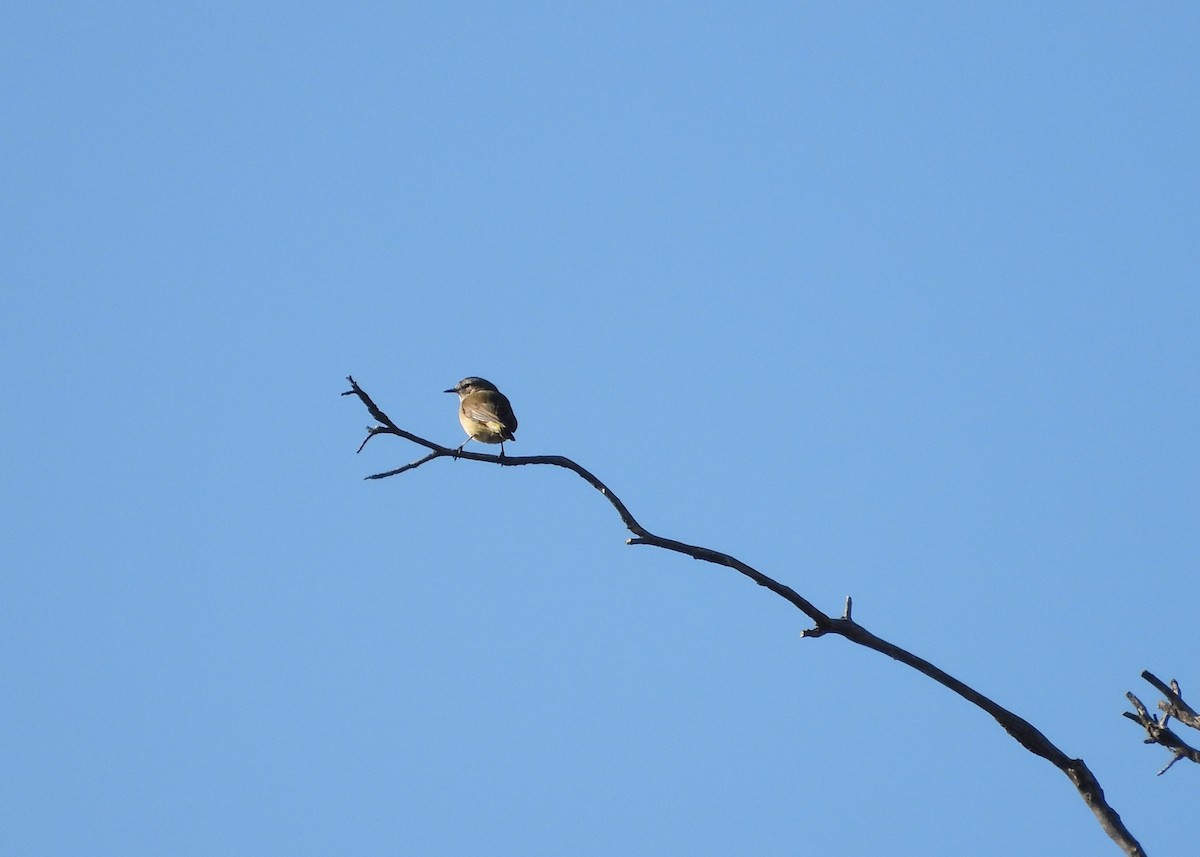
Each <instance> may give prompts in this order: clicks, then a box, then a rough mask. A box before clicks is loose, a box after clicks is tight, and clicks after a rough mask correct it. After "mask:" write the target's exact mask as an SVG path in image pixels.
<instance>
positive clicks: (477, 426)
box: [446, 376, 517, 457]
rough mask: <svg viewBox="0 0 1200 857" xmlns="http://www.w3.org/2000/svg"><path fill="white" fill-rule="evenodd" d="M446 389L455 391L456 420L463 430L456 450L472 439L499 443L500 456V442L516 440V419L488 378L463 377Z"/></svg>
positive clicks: (505, 399) (502, 450) (505, 400)
mask: <svg viewBox="0 0 1200 857" xmlns="http://www.w3.org/2000/svg"><path fill="white" fill-rule="evenodd" d="M446 392H447V393H458V421H459V422H460V423H462V427H463V431H465V432H466V433H467V439H466V440H464V441H463V442H462V446H460V447H459V448H458V452H462V449H463V446H466V445H467V444H468V443H470V442H471V441H472V440H477V441H480V442H481V443H498V444H500V455H501V457H503V455H504V441H506V440H512V441H515V440H516V439H517V438H516V431H517V418H516V416H515V415H514V414H513V410H512V405H510V404H509V403H508V399H507V397H505V395H504V394H503V393H501V392H500V391H499V390H497V389H496V385H495V384H493V383H492V382H491V381H485V380H484V379H482V378H476V377H475V376H471V377H470V378H463V379H462V380H461V381H459V382H458V383H457V384H455V385H454V386H453V387H451V388H450V389H449V390H446Z"/></svg>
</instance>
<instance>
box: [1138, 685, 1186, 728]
mask: <svg viewBox="0 0 1200 857" xmlns="http://www.w3.org/2000/svg"><path fill="white" fill-rule="evenodd" d="M1142 678H1144V679H1145V680H1146V681H1148V682H1150V684H1152V685H1154V686H1155V687H1156V688H1157V689H1158V692H1159V693H1161V694H1162V695H1163V696H1165V697H1166V699H1161V700H1159V702H1158V710H1159V711H1162V712H1164V713H1165V714H1167V716H1169V717H1174V718H1175V719H1176V720H1178V721H1179V722H1180V723H1182V724H1183V725H1184V726H1190V727H1192V728H1193V729H1200V714H1197V713H1196V710H1195V709H1194V708H1192V707H1191V706H1190V705H1188V704H1187V703H1186V702H1184V701H1183V694H1182V693H1180V691H1179V682H1177V681H1176V680H1175V679H1171V684H1170V686H1169V687H1168V686H1167V685H1166V684H1164V683H1163V681H1162V679H1160V678H1159V677H1158V676H1156V675H1155V674H1154V673H1152V672H1150V671H1149V670H1143V671H1142Z"/></svg>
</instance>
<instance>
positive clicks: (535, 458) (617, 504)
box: [342, 377, 1182, 857]
mask: <svg viewBox="0 0 1200 857" xmlns="http://www.w3.org/2000/svg"><path fill="white" fill-rule="evenodd" d="M346 380H347V381H349V382H350V389H349V390H347V391H346V392H345V393H342V395H343V396H357V397H358V398H359V400H361V401H362V403H363V405H364V406H366V408H367V410H368V411H369V412H370V414H371V416H372V417H374V418H375V419H376V421H378V423H379V425H377V426H371V427H368V428H367V437H366V439H365V440H364V441H363V443H362V446H360V447H359V451H362V448H363V446H366V443H367V441H368V440H370V439H371V438H373V437H375V436H376V435H378V434H393V435H396V436H398V437H402V438H404V439H405V440H409V441H412V442H413V443H416V444H418V445H420V446H423V447H425V448H426V449H429V450H432V452H431V453H430V454H429V455H426V456H425V457H424V458H421V459H419V460H417V461H413V462H411V463H409V464H406V465H404V466H403V467H400V468H397V469H395V470H389V471H386V472H383V473H375V474H372V475H370V476H367V477H366V478H367V479H384V478H387V477H389V476H397V475H399V474H401V473H404V472H405V471H408V470H413V469H415V468H417V467H420V466H421V465H423V464H426V463H428V462H430V461H433V460H434V459H436V458H444V457H453V458H467V459H470V460H472V461H487V462H491V463H494V464H499V465H502V466H504V467H521V466H525V465H538V464H541V465H550V466H552V467H562V468H564V469H566V470H570V471H571V472H573V473H575V474H576V475H577V476H579V477H580V478H581V479H583V480H584V481H585V482H587V483H588V484H589V485H591V486H592V487H593V488H595V489H596V490H597V491H599V492H600V493H601V495H603V496H604V498H605V499H606V500H608V502H609V503H610V504H612V507H613V508H614V509H615V510H616V512H617V515H618V516H619V517H620V519H621V523H622V524H624V525H625V528H626V529H628V530H629V531H630V532H631V533H633V538H630V539H627V540H626V544H630V545H650V546H652V547H658V548H662V549H664V550H669V551H674V552H676V553H681V554H684V555H685V556H690V557H692V558H693V559H697V560H702V561H703V562H710V563H713V564H715V565H720V566H724V567H726V568H730V569H733V570H734V571H736V572H738V573H739V574H742V575H744V576H745V577H748V578H749V579H750V580H753V581H754V582H755V583H757V584H758V585H759V586H762V587H765V588H766V589H769V590H770V591H771V592H773V593H775V594H776V595H778V596H779V597H780V598H783V599H784V600H785V601H788V602H789V603H791V604H792V605H793V606H795V607H796V609H798V610H799V611H800V612H801V613H803V614H804V615H805V616H807V617H808V619H809V620H810V621H811V622H812V623H813V627H811V628H809V629H806V630H804V631H801V633H800V636H802V637H808V638H815V637H822V636H825V635H827V634H835V635H837V636H839V637H843V638H845V639H846V640H849V641H850V642H851V643H855V644H857V645H860V646H864V647H866V648H868V649H871V650H873V651H876V652H879V653H880V654H883V655H887V656H888V657H889V658H892V659H893V660H896V661H899V662H900V663H902V664H905V665H906V666H909V667H911V668H913V669H914V670H916V671H917V672H919V673H921V674H922V675H925V676H927V677H929V678H931V679H933V680H934V681H936V682H937V683H938V684H941V685H942V686H944V687H946V688H949V689H950V690H952V691H954V692H955V693H957V694H958V695H959V696H961V697H962V698H963V699H965V700H967V701H968V702H970V703H971V704H972V705H975V706H976V707H978V708H981V709H982V710H983V711H985V712H987V713H988V714H989V715H991V716H992V717H993V718H994V719H995V720H996V722H997V723H999V724H1000V726H1001V727H1003V728H1004V731H1005V732H1007V733H1008V734H1009V735H1011V736H1012V737H1013V738H1014V739H1015V740H1016V741H1017V742H1018V743H1019V744H1020V745H1021V746H1022V747H1024V748H1025V749H1026V750H1028V751H1029V752H1031V753H1033V754H1034V755H1037V756H1041V757H1042V758H1043V759H1046V760H1047V761H1049V762H1050V763H1051V764H1052V765H1054V766H1055V767H1056V768H1058V769H1059V770H1060V771H1062V772H1063V773H1064V774H1066V776H1067V778H1068V779H1069V780H1070V781H1071V783H1072V784H1073V785H1074V786H1075V788H1076V790H1078V792H1079V794H1080V797H1082V798H1083V801H1084V803H1086V804H1087V806H1088V808H1089V809H1091V811H1092V812H1093V813H1094V814H1095V816H1096V819H1097V821H1098V822H1099V823H1100V826H1101V828H1102V829H1103V830H1104V832H1105V833H1107V834H1108V836H1109V837H1110V838H1111V839H1112V840H1113V841H1114V842H1115V843H1116V844H1117V845H1118V846H1119V847H1120V848H1121V849H1122V850H1123V851H1124V852H1125V853H1126V854H1127V855H1130V857H1145V852H1144V851H1143V850H1142V847H1141V845H1139V844H1138V842H1137V840H1136V839H1134V837H1133V834H1132V833H1130V832H1129V830H1128V829H1127V828H1126V827H1125V825H1124V823H1123V822H1122V821H1121V817H1120V815H1118V814H1117V811H1116V810H1115V809H1113V808H1112V807H1111V806H1110V805H1109V804H1108V802H1107V801H1106V800H1105V797H1104V790H1103V789H1102V788H1101V787H1100V783H1099V782H1098V781H1097V780H1096V778H1095V776H1094V775H1093V774H1092V772H1091V771H1090V770H1089V769H1088V767H1087V765H1086V764H1085V763H1084V762H1083V760H1082V759H1072V758H1070V757H1068V756H1067V754H1066V753H1064V752H1063V751H1062V750H1060V749H1059V748H1058V747H1057V746H1055V745H1054V744H1053V743H1051V741H1050V740H1049V739H1048V738H1046V736H1045V735H1043V734H1042V733H1041V732H1040V731H1038V730H1037V729H1036V728H1034V726H1033V725H1032V724H1031V723H1029V722H1028V721H1026V720H1024V719H1023V718H1021V717H1018V716H1017V715H1016V714H1014V713H1012V712H1011V711H1009V710H1008V709H1006V708H1004V707H1002V706H1001V705H999V704H997V703H996V702H994V701H993V700H991V699H989V698H988V697H986V696H984V695H983V694H981V693H979V692H978V691H977V690H975V689H973V688H971V687H969V686H968V685H966V684H964V683H963V682H961V681H959V680H958V679H956V678H954V677H953V676H951V675H950V674H949V673H947V672H945V671H944V670H942V669H939V668H938V667H936V666H934V665H933V664H931V663H930V662H929V661H926V660H925V659H923V658H920V657H917V656H916V655H914V654H913V653H911V652H909V651H906V650H905V649H902V648H900V647H899V646H897V645H895V644H893V643H889V642H888V641H886V640H884V639H882V638H880V637H877V636H875V635H874V634H872V633H871V632H870V631H868V630H867V629H866V628H864V627H863V626H861V625H859V624H858V623H857V622H855V621H854V620H853V619H852V618H851V607H852V604H851V600H850V598H849V597H847V598H846V606H845V611H844V613H843V615H842V616H841V617H840V618H835V617H833V616H829V615H828V614H826V613H824V612H823V611H821V610H819V609H818V608H817V607H816V606H814V605H813V604H812V603H811V602H810V601H808V600H807V599H806V598H804V597H803V596H802V595H800V594H799V593H798V592H796V591H795V590H794V589H792V588H791V587H790V586H785V585H784V584H782V583H780V582H779V581H777V580H775V579H774V578H771V577H768V576H767V575H765V574H763V573H762V572H761V571H759V570H758V569H756V568H753V567H752V566H750V565H747V564H746V563H744V562H742V561H741V560H739V559H737V558H736V557H733V556H730V555H729V554H726V553H721V552H720V551H715V550H711V549H709V548H706V547H700V546H698V545H690V544H687V543H685V542H680V541H676V540H674V539H668V538H664V537H662V536H657V535H655V534H654V533H652V532H650V531H649V530H647V529H646V528H645V527H644V526H642V525H641V523H639V522H638V520H637V519H636V518H635V517H634V516H633V514H632V513H631V512H630V511H629V508H628V507H627V506H626V505H625V504H624V503H623V502H622V501H621V499H620V498H619V497H618V496H617V495H616V494H614V493H613V492H612V490H611V489H610V488H609V487H608V486H607V485H605V484H604V483H603V482H601V481H600V480H599V479H598V478H596V476H595V475H594V474H592V473H591V472H590V471H588V470H586V469H585V468H583V467H582V466H580V465H579V464H577V463H575V462H574V461H572V460H571V459H569V458H565V457H563V456H561V455H531V456H518V457H513V456H496V455H483V454H480V453H469V452H457V451H456V450H454V449H450V448H449V447H444V446H440V445H439V444H436V443H433V442H432V441H429V440H426V439H425V438H422V437H418V436H417V435H414V434H412V433H411V432H408V431H405V430H404V429H401V428H400V427H398V426H397V425H396V424H395V423H394V422H392V420H391V419H390V418H389V417H388V416H387V414H385V413H384V412H383V411H382V410H381V409H380V408H379V406H378V405H376V404H375V403H374V402H373V401H372V400H371V397H370V396H368V395H367V393H366V392H365V391H364V390H363V389H362V388H361V387H360V386H359V385H358V384H357V383H356V382H355V380H354V378H352V377H348V378H347V379H346ZM1181 701H1182V700H1181ZM1139 705H1140V703H1139ZM1143 710H1144V707H1143ZM1126 716H1127V717H1131V718H1132V717H1133V715H1131V714H1128V713H1126ZM1134 719H1136V718H1134Z"/></svg>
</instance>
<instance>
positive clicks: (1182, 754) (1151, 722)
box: [1121, 670, 1200, 777]
mask: <svg viewBox="0 0 1200 857" xmlns="http://www.w3.org/2000/svg"><path fill="white" fill-rule="evenodd" d="M1142 678H1144V679H1145V680H1146V681H1148V682H1150V684H1152V685H1154V686H1155V687H1156V688H1158V690H1159V691H1160V692H1161V693H1162V694H1163V695H1164V696H1165V697H1167V698H1166V699H1163V700H1159V703H1158V707H1159V710H1161V711H1163V712H1165V713H1164V714H1163V718H1162V720H1161V721H1160V720H1159V719H1158V715H1157V714H1151V713H1150V712H1149V711H1148V710H1147V708H1146V706H1145V705H1143V704H1142V701H1141V700H1140V699H1138V698H1137V697H1136V696H1134V695H1133V694H1132V693H1127V694H1125V697H1126V698H1127V699H1128V700H1129V702H1130V703H1131V704H1132V705H1133V708H1134V711H1132V712H1130V711H1122V712H1121V714H1122V716H1124V717H1128V718H1129V719H1130V720H1132V721H1133V722H1134V723H1137V724H1138V725H1139V726H1141V727H1142V728H1143V729H1145V730H1146V737H1145V739H1143V742H1142V743H1144V744H1161V745H1162V746H1164V747H1166V748H1167V749H1168V750H1170V751H1171V754H1172V755H1171V761H1169V762H1167V766H1166V767H1165V768H1163V769H1162V770H1161V771H1159V772H1158V775H1159V776H1160V777H1161V776H1162V775H1163V774H1165V773H1166V772H1167V771H1169V770H1171V766H1172V765H1174V764H1175V763H1176V762H1178V761H1179V760H1180V759H1188V760H1189V761H1192V762H1196V763H1197V764H1200V750H1197V749H1196V748H1195V747H1191V746H1189V745H1188V744H1187V742H1186V741H1184V740H1183V739H1182V738H1180V737H1179V736H1178V735H1177V734H1175V731H1174V730H1172V729H1171V728H1170V727H1168V726H1167V724H1168V723H1170V721H1171V718H1172V717H1174V718H1175V719H1176V720H1178V721H1179V722H1180V723H1182V724H1184V725H1185V726H1191V727H1192V728H1193V729H1197V728H1200V726H1197V723H1198V722H1200V718H1197V716H1196V712H1195V711H1194V710H1193V709H1192V707H1191V706H1190V705H1188V704H1187V703H1186V702H1184V701H1183V697H1182V696H1181V695H1180V693H1179V682H1177V681H1175V680H1174V679H1172V680H1171V685H1170V687H1168V686H1167V685H1166V684H1164V683H1163V681H1162V680H1161V679H1159V678H1158V677H1157V676H1156V675H1154V674H1153V673H1151V672H1150V671H1149V670H1144V671H1143V672H1142Z"/></svg>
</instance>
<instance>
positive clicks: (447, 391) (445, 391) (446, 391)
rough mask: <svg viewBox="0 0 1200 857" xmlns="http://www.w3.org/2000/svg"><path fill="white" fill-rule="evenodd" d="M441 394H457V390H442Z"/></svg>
mask: <svg viewBox="0 0 1200 857" xmlns="http://www.w3.org/2000/svg"><path fill="white" fill-rule="evenodd" d="M442 392H443V393H457V392H458V390H456V389H454V388H453V387H451V388H450V389H449V390H442Z"/></svg>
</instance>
